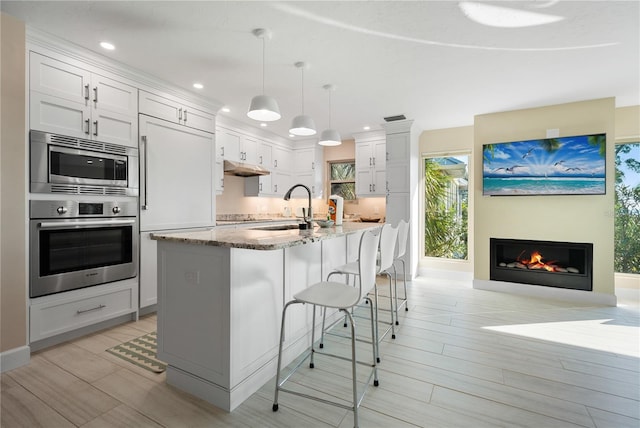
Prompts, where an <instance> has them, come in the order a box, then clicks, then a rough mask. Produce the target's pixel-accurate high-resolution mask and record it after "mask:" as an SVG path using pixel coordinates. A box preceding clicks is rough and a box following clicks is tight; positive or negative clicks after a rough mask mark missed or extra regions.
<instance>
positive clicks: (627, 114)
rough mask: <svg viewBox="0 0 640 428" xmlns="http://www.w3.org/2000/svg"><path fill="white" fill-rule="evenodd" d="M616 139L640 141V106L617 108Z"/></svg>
mask: <svg viewBox="0 0 640 428" xmlns="http://www.w3.org/2000/svg"><path fill="white" fill-rule="evenodd" d="M616 141H619V142H635V141H640V106H631V107H620V108H617V109H616Z"/></svg>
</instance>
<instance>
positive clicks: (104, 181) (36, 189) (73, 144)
mask: <svg viewBox="0 0 640 428" xmlns="http://www.w3.org/2000/svg"><path fill="white" fill-rule="evenodd" d="M30 140H31V143H30V149H31V153H30V157H31V160H30V162H31V192H32V193H67V194H80V195H107V196H137V195H138V187H139V186H138V149H137V148H134V147H127V146H120V145H117V144H110V143H101V142H97V141H90V140H83V139H81V138H75V137H66V136H62V135H55V134H49V133H45V132H41V131H31V134H30Z"/></svg>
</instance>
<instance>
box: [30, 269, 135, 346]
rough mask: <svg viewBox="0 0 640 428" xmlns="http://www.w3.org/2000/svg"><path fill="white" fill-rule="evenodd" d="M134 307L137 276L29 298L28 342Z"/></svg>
mask: <svg viewBox="0 0 640 428" xmlns="http://www.w3.org/2000/svg"><path fill="white" fill-rule="evenodd" d="M137 310H138V280H137V278H132V279H127V280H124V281H117V282H112V283H109V284H103V285H97V286H94V287H88V288H83V289H80V290H74V291H69V292H65V293H58V294H52V295H50V296H44V297H38V298H35V299H31V302H30V306H29V318H30V327H29V341H30V342H31V343H33V342H36V341H38V340H41V339H46V338H48V337H52V336H56V335H58V334H62V333H66V332H68V331H72V330H76V329H78V328H81V327H86V326H89V325H92V324H95V323H98V322H102V321H106V320H108V319H111V318H116V317H118V316H121V315H126V314H130V313H135V312H137Z"/></svg>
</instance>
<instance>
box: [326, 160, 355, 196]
mask: <svg viewBox="0 0 640 428" xmlns="http://www.w3.org/2000/svg"><path fill="white" fill-rule="evenodd" d="M346 163H348V164H351V165H353V179H352V180H333V179H332V176H331V172H332V170H333V168H332V166H333V165H334V164H346ZM334 183H335V184H343V183H353V189H354V198H353V199H346V198H345V202H348V201H357V200H358V196H357V195H356V193H355V188H356V160H355V158H353V159H334V160H329V161H327V187H328V189H327V195H328V196H329V195H331V194H332V193H331V189H332V187H333V184H334Z"/></svg>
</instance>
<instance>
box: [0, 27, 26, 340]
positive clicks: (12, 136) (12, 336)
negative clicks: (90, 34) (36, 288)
mask: <svg viewBox="0 0 640 428" xmlns="http://www.w3.org/2000/svg"><path fill="white" fill-rule="evenodd" d="M0 31H1V33H2V39H1V41H2V52H1V63H2V78H1V83H0V94H1V101H0V102H1V109H0V128H1V132H0V242H1V247H0V352H5V351H8V350H11V349H14V348H18V347H21V346H25V345H27V313H26V311H27V301H26V293H27V280H26V263H27V262H26V248H25V247H26V243H25V241H26V216H27V214H26V209H25V207H26V183H25V180H26V175H25V167H26V155H25V153H26V150H25V141H26V139H25V136H26V131H25V129H26V125H25V120H26V119H25V116H26V115H25V111H26V110H25V52H26V51H25V49H26V42H25V26H24V23H23V22H21V21H18V20H16V19H14V18H12V17H11V16H8V15H5V14H2V21H1V23H0Z"/></svg>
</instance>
